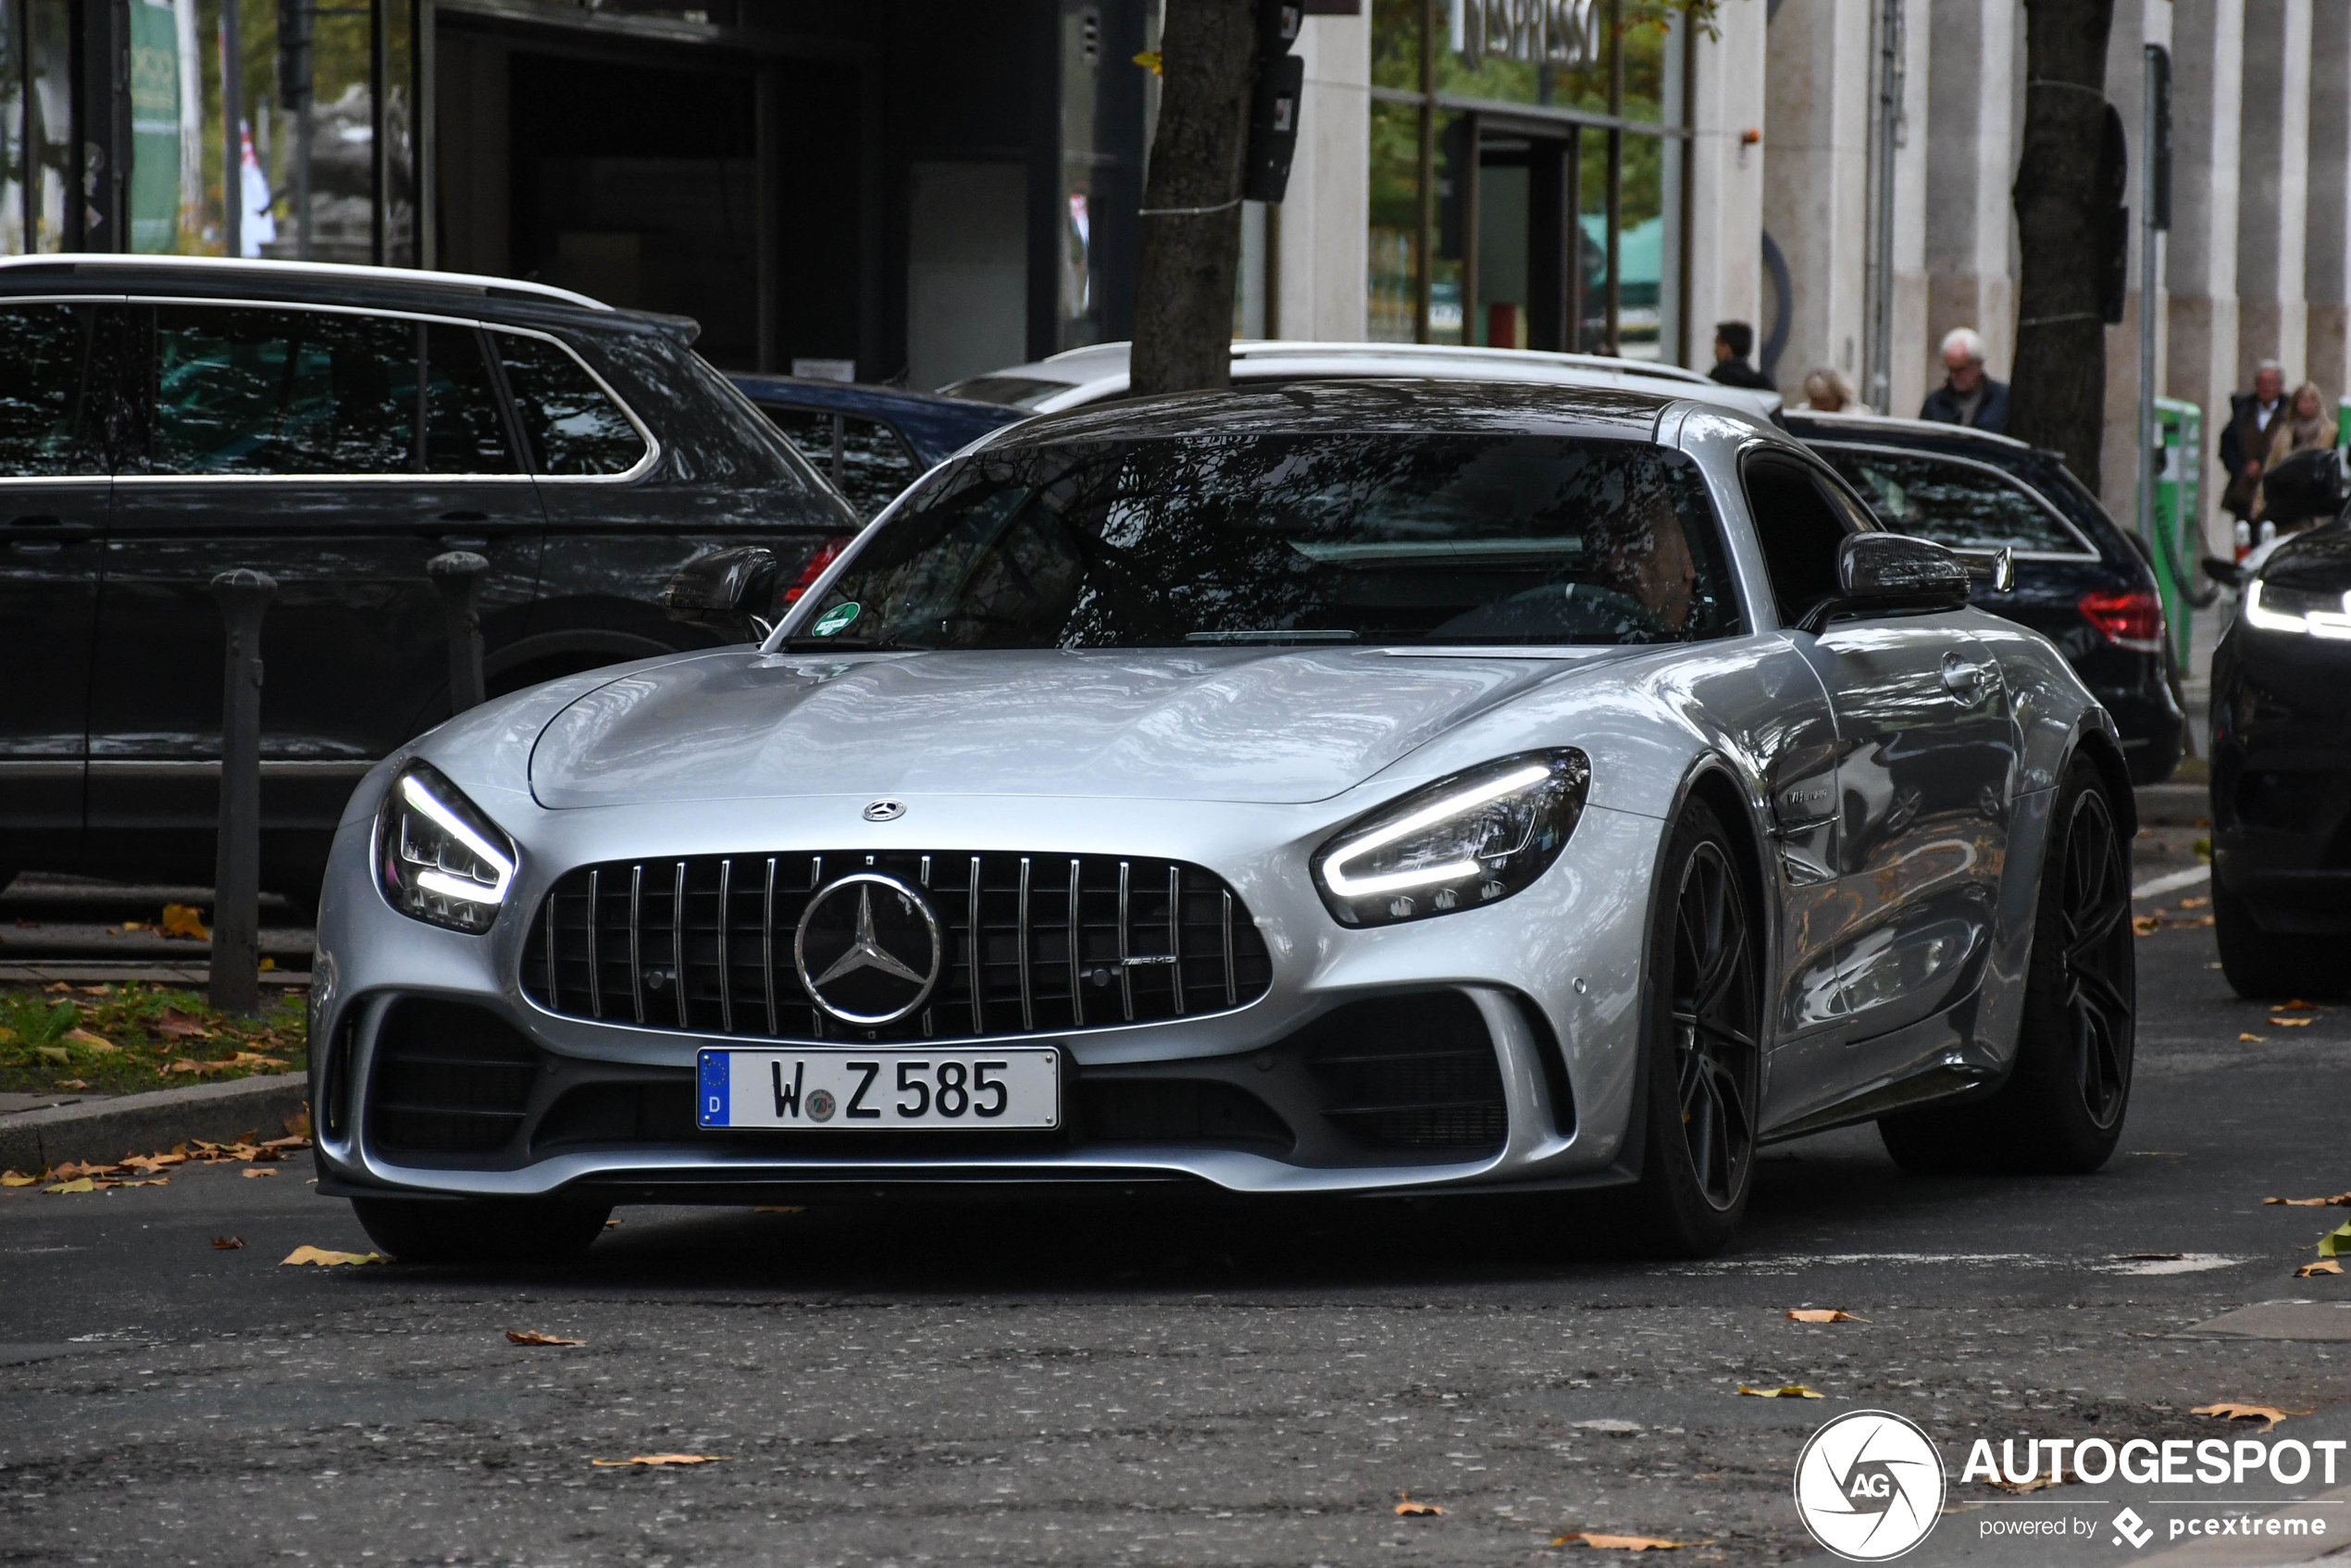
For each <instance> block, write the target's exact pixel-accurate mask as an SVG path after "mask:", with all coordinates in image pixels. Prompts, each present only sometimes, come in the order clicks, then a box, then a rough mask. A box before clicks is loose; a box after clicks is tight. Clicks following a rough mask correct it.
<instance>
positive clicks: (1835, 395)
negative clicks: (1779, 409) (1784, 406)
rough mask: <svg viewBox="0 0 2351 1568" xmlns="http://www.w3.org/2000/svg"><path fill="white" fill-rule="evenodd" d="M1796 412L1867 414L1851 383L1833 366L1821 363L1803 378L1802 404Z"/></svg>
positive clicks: (1867, 411) (1867, 410)
mask: <svg viewBox="0 0 2351 1568" xmlns="http://www.w3.org/2000/svg"><path fill="white" fill-rule="evenodd" d="M1869 412H1870V410H1869V409H1866V408H1863V407H1862V406H1861V405H1860V402H1859V400H1858V398H1857V397H1856V395H1855V393H1854V391H1853V386H1852V383H1851V382H1849V381H1847V380H1846V379H1845V378H1844V377H1843V376H1840V375H1838V374H1837V372H1836V369H1835V367H1834V366H1829V365H1823V366H1822V367H1820V368H1819V369H1817V370H1815V371H1813V372H1812V373H1811V374H1810V375H1809V376H1807V377H1805V378H1804V406H1803V407H1801V408H1799V409H1797V413H1798V414H1867V413H1869Z"/></svg>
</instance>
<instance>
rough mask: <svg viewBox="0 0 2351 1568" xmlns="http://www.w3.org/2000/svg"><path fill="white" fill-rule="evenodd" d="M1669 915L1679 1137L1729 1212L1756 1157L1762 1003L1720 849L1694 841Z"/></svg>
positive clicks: (1707, 1191) (1705, 1185)
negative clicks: (1755, 1102)
mask: <svg viewBox="0 0 2351 1568" xmlns="http://www.w3.org/2000/svg"><path fill="white" fill-rule="evenodd" d="M1674 916H1675V919H1674V932H1673V961H1674V962H1673V989H1672V992H1671V995H1672V999H1673V1000H1672V1006H1671V1009H1670V1016H1671V1018H1672V1028H1673V1050H1674V1058H1675V1060H1674V1078H1675V1084H1674V1088H1675V1091H1676V1103H1677V1106H1678V1109H1679V1112H1680V1115H1681V1121H1682V1135H1683V1139H1684V1143H1685V1147H1686V1151H1687V1153H1688V1156H1689V1166H1690V1175H1691V1176H1692V1177H1693V1178H1694V1179H1695V1181H1696V1182H1697V1185H1698V1190H1699V1192H1700V1193H1702V1194H1703V1195H1704V1196H1705V1198H1706V1201H1707V1202H1708V1203H1709V1204H1710V1205H1711V1206H1713V1207H1714V1208H1716V1209H1728V1208H1730V1207H1731V1206H1732V1205H1734V1204H1735V1203H1736V1202H1737V1201H1738V1200H1739V1197H1740V1194H1741V1193H1742V1192H1743V1191H1744V1189H1745V1187H1746V1183H1747V1176H1748V1166H1749V1164H1751V1162H1752V1159H1753V1155H1754V1147H1755V1126H1754V1116H1753V1100H1754V1094H1755V1090H1754V1084H1755V1080H1756V1075H1757V1072H1758V1064H1759V1062H1760V1053H1759V1052H1758V1051H1757V1049H1756V1034H1757V1015H1758V1013H1759V1011H1760V999H1759V998H1758V997H1757V995H1756V981H1755V967H1754V963H1753V957H1752V952H1751V948H1750V942H1749V939H1748V921H1747V911H1746V907H1745V903H1744V901H1743V900H1742V899H1741V897H1740V893H1739V889H1738V884H1737V882H1736V880H1735V874H1734V872H1733V871H1732V868H1731V865H1730V863H1729V861H1728V859H1727V858H1726V857H1725V856H1724V855H1723V852H1722V851H1721V850H1720V849H1719V848H1718V847H1717V846H1716V845H1714V844H1711V843H1708V844H1702V845H1700V846H1699V849H1698V852H1697V853H1696V854H1694V855H1692V856H1691V857H1690V859H1689V860H1688V861H1687V862H1686V863H1685V865H1684V867H1683V872H1682V885H1681V888H1680V890H1679V892H1678V895H1677V897H1676V899H1675V901H1674Z"/></svg>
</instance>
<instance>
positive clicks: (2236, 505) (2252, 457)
mask: <svg viewBox="0 0 2351 1568" xmlns="http://www.w3.org/2000/svg"><path fill="white" fill-rule="evenodd" d="M2292 417H2294V416H2293V414H2292V413H2291V412H2290V411H2289V410H2288V408H2287V407H2286V401H2285V367H2283V366H2282V365H2280V364H2279V363H2278V362H2277V361H2276V360H2274V359H2265V360H2263V361H2262V362H2261V363H2260V364H2259V365H2258V366H2256V367H2254V371H2253V390H2252V391H2251V392H2231V393H2230V394H2229V422H2228V423H2227V424H2225V425H2223V426H2221V427H2220V471H2221V472H2222V473H2224V474H2226V475H2228V476H2229V486H2228V488H2227V489H2226V490H2224V491H2222V492H2220V505H2221V507H2222V508H2223V509H2224V510H2226V511H2227V512H2229V513H2230V514H2232V515H2233V516H2235V517H2236V519H2237V520H2238V521H2239V522H2246V521H2250V520H2251V518H2252V516H2253V504H2254V499H2255V498H2256V497H2257V496H2258V495H2259V494H2260V492H2261V470H2262V469H2263V468H2265V467H2268V466H2269V458H2270V442H2271V440H2272V439H2273V438H2274V437H2275V436H2276V435H2277V430H2278V425H2279V424H2280V422H2281V421H2283V420H2286V419H2290V418H2292Z"/></svg>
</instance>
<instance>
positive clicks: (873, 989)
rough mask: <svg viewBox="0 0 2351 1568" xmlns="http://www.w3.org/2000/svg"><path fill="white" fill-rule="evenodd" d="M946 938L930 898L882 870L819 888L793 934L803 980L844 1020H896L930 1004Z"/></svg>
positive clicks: (860, 1022) (862, 1022)
mask: <svg viewBox="0 0 2351 1568" xmlns="http://www.w3.org/2000/svg"><path fill="white" fill-rule="evenodd" d="M945 958H946V943H945V941H944V940H943V939H942V936H941V933H940V931H939V916H938V915H934V914H932V913H931V908H930V904H929V903H928V902H927V901H925V899H924V898H923V895H922V894H921V893H920V892H917V891H916V890H914V889H913V888H910V887H908V886H907V885H906V884H905V883H903V882H902V881H900V880H899V879H898V878H897V877H889V876H885V875H883V874H882V873H880V872H878V871H858V872H852V874H851V875H849V876H847V877H841V878H840V879H839V880H838V881H835V882H831V883H828V884H827V885H826V886H824V887H822V888H819V889H818V890H816V893H815V897H813V898H811V899H810V900H809V901H808V907H807V908H806V909H804V910H802V912H801V916H800V928H799V930H798V931H796V932H794V933H793V936H792V962H793V964H795V965H796V966H797V967H798V969H799V970H800V983H801V984H802V985H803V986H806V987H807V988H808V994H809V996H810V997H812V998H813V999H815V1003H816V1005H817V1006H819V1007H821V1008H823V1009H824V1010H825V1011H826V1012H827V1013H828V1014H831V1015H832V1016H834V1017H836V1018H838V1019H840V1021H841V1022H842V1023H844V1024H858V1025H866V1026H870V1025H877V1024H894V1023H896V1022H897V1021H898V1020H899V1019H901V1018H903V1017H905V1016H906V1015H907V1014H911V1013H913V1012H914V1010H915V1009H916V1008H918V1007H920V1006H922V1004H923V1003H924V1002H927V1001H928V1000H929V998H930V993H931V990H932V988H934V987H936V986H937V985H938V984H939V970H940V968H941V967H942V966H943V963H944V960H945Z"/></svg>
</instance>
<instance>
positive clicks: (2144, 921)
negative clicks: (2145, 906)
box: [2131, 915, 2163, 937]
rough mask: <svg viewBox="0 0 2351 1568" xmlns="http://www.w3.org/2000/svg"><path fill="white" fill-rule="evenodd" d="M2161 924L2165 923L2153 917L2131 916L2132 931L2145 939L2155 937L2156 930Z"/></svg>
mask: <svg viewBox="0 0 2351 1568" xmlns="http://www.w3.org/2000/svg"><path fill="white" fill-rule="evenodd" d="M2161 924H2163V922H2161V921H2160V920H2158V919H2157V918H2156V917H2155V916H2154V915H2133V916H2131V929H2133V931H2136V932H2137V933H2138V934H2139V935H2141V936H2143V937H2151V936H2153V935H2155V928H2156V927H2158V926H2160V925H2161Z"/></svg>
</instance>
